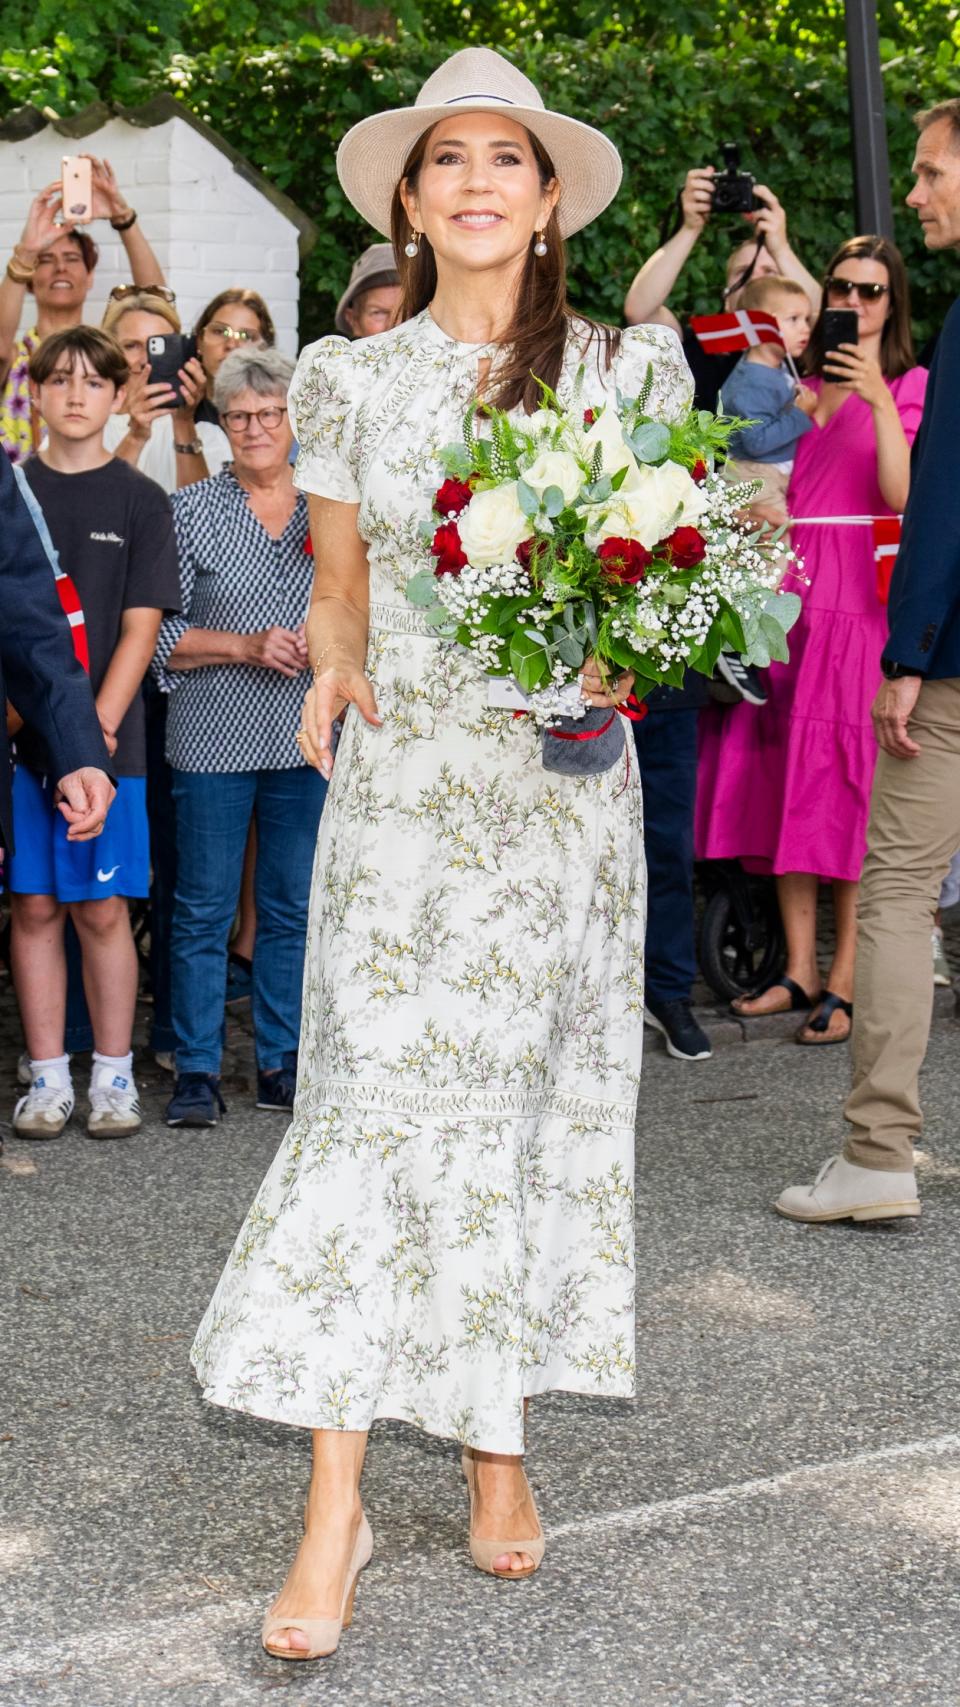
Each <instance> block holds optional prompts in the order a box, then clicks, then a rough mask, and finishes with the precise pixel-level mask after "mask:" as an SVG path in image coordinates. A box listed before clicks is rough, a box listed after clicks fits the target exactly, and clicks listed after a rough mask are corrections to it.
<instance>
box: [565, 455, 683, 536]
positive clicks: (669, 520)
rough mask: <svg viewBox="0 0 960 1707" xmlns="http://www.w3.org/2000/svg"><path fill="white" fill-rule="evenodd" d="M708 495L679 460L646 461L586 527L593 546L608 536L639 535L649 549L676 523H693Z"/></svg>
mask: <svg viewBox="0 0 960 1707" xmlns="http://www.w3.org/2000/svg"><path fill="white" fill-rule="evenodd" d="M706 502H707V500H706V496H705V494H704V492H703V489H702V487H700V486H698V485H697V484H696V481H694V480H693V479H692V478H691V476H690V475H689V474H688V473H687V470H686V469H685V468H681V466H680V464H679V463H678V462H665V463H664V464H663V465H662V467H660V468H653V467H652V466H651V465H650V464H649V463H644V464H643V466H642V467H639V468H638V469H637V472H636V475H635V476H631V477H630V478H629V479H628V480H626V481H624V484H623V486H622V487H621V489H620V491H619V492H615V493H614V495H613V497H612V498H608V499H607V500H606V502H605V503H603V504H597V505H596V506H595V509H594V512H593V515H592V517H591V520H590V522H589V523H588V527H587V534H586V539H587V544H588V545H589V546H590V548H591V550H594V551H595V550H596V548H597V546H598V545H599V544H600V543H601V541H602V540H605V539H619V538H621V537H623V538H625V539H636V540H638V541H639V542H640V544H641V545H645V546H646V548H647V550H648V551H652V550H653V548H654V546H655V545H656V544H657V543H658V542H659V541H660V540H661V539H664V538H665V537H666V535H667V534H669V533H672V532H673V530H674V528H676V527H693V526H695V525H696V523H697V522H698V521H699V519H700V517H701V516H702V514H703V512H704V509H705V508H706Z"/></svg>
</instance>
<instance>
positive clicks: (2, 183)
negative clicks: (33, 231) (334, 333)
mask: <svg viewBox="0 0 960 1707" xmlns="http://www.w3.org/2000/svg"><path fill="white" fill-rule="evenodd" d="M81 152H82V153H84V154H94V155H97V156H99V157H101V158H103V157H104V156H105V157H106V158H107V159H108V160H109V161H110V162H111V164H112V166H113V168H114V171H115V172H116V174H117V178H118V180H119V182H120V185H121V187H122V189H123V192H124V194H125V196H126V197H127V199H128V200H129V202H130V205H131V206H132V207H135V208H136V209H137V213H138V215H139V218H140V223H141V225H142V227H143V229H144V231H145V232H146V234H147V237H148V238H149V241H150V243H151V245H152V247H153V250H154V253H155V254H156V256H157V258H158V260H159V262H160V264H161V266H162V268H163V270H164V274H165V276H166V282H167V283H168V284H169V285H170V286H172V288H173V289H174V290H175V291H176V293H177V307H178V309H179V311H180V315H181V318H182V320H183V324H184V327H185V328H189V327H190V326H192V325H193V322H194V320H195V319H196V317H197V315H198V314H199V312H200V310H201V308H202V307H203V306H204V304H205V303H206V302H209V300H210V298H211V297H212V296H215V295H216V294H217V292H218V291H220V290H224V289H226V288H227V286H229V285H246V286H250V287H252V288H253V289H254V290H258V291H260V293H261V294H262V295H263V296H264V297H265V298H266V300H267V302H268V303H269V305H270V311H271V313H272V315H273V318H274V322H275V324H276V327H277V342H278V344H279V346H280V348H281V349H282V350H284V351H286V353H287V354H288V355H296V352H297V308H298V302H299V294H300V286H299V274H298V251H297V236H298V234H297V229H296V227H295V226H294V225H293V224H292V223H291V221H290V220H289V219H288V218H287V217H286V215H285V214H283V213H281V212H280V211H279V209H277V208H275V207H274V206H273V203H272V202H270V201H269V200H268V199H267V197H266V196H264V195H263V193H262V192H261V191H260V190H259V189H257V187H256V185H254V184H251V183H248V182H247V180H246V178H244V177H241V175H240V173H239V172H237V171H235V170H234V167H233V165H232V163H231V161H230V160H228V159H227V158H226V157H225V156H224V155H223V154H222V153H221V152H220V150H219V149H218V148H216V147H215V145H214V144H213V143H212V142H208V141H207V139H206V137H204V136H202V135H200V134H198V132H197V131H196V130H194V128H193V127H192V125H189V124H187V123H186V122H185V121H184V120H183V119H179V118H171V119H168V120H167V121H166V122H165V123H163V124H159V125H156V126H154V127H153V128H151V129H142V128H140V127H138V126H135V125H131V124H127V123H126V122H125V121H124V120H123V119H116V118H115V119H111V120H110V121H109V123H108V124H106V125H104V127H103V128H102V130H98V131H95V132H93V133H92V134H91V135H89V136H86V137H84V138H83V140H82V141H81V142H73V141H70V140H69V139H67V138H66V137H63V136H61V135H60V134H59V133H58V132H57V131H55V130H53V129H52V128H47V129H45V130H42V131H39V132H38V133H37V134H36V135H35V136H31V137H29V138H28V139H27V140H26V141H23V142H0V256H2V257H3V260H2V261H0V265H2V264H4V263H5V260H6V257H7V256H8V255H9V253H10V250H11V249H12V247H13V245H14V243H15V242H16V241H17V238H18V237H19V235H20V232H21V230H22V229H23V221H24V218H25V215H26V210H27V204H28V203H29V201H30V198H31V197H32V196H34V195H36V193H37V191H38V190H41V189H42V188H43V187H44V185H45V184H48V183H51V182H52V181H53V180H54V179H55V178H59V176H60V161H61V159H62V157H63V155H64V154H73V153H81ZM89 229H90V234H91V236H93V237H94V238H95V239H96V241H97V243H98V244H99V246H100V264H99V266H98V268H97V274H96V283H95V285H94V289H93V292H92V294H91V296H90V298H89V302H88V319H89V320H90V321H91V322H93V323H98V322H99V320H100V316H101V314H102V313H103V308H104V305H105V303H106V299H107V296H108V293H109V291H110V287H111V285H114V284H121V283H122V284H126V283H129V282H130V279H129V269H128V268H127V264H126V256H125V253H124V249H123V245H122V244H121V242H120V239H119V237H118V236H117V235H116V234H115V233H114V232H113V231H111V230H110V227H109V225H108V224H107V223H106V222H105V221H96V222H95V223H94V224H93V225H92V226H90V228H89ZM30 320H31V314H30V299H29V297H28V298H27V306H26V310H25V315H24V321H23V325H24V326H27V325H29V324H30Z"/></svg>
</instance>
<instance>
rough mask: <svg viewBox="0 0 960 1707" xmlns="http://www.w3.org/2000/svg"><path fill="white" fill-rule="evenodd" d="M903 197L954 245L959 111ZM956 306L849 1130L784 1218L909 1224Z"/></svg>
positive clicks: (891, 676)
mask: <svg viewBox="0 0 960 1707" xmlns="http://www.w3.org/2000/svg"><path fill="white" fill-rule="evenodd" d="M917 126H918V129H919V131H920V135H919V137H918V139H917V149H916V154H915V156H914V162H913V171H914V176H915V177H916V184H915V185H914V188H913V189H912V190H911V192H910V194H909V196H908V197H907V202H908V205H909V206H910V207H912V208H914V209H915V210H916V212H917V214H918V216H919V219H920V223H921V225H922V227H923V233H924V241H925V243H926V246H927V248H928V249H949V248H960V100H952V101H943V102H941V103H940V104H939V105H938V106H936V107H932V108H931V109H930V111H929V112H926V113H920V114H918V116H917ZM958 436H960V300H958V301H957V302H955V303H954V305H953V307H952V308H951V310H950V312H949V314H948V315H947V318H946V320H945V322H944V326H943V331H942V333H941V335H940V341H939V345H938V347H937V352H936V355H935V356H934V359H933V365H932V366H931V369H930V379H929V383H928V385H927V396H926V405H925V408H924V412H923V420H922V422H921V425H920V431H919V432H918V434H917V437H916V440H915V442H914V447H913V459H912V465H911V474H910V499H909V503H908V505H907V510H906V514H905V517H904V525H903V538H902V541H901V545H900V551H899V554H898V557H897V565H896V570H895V572H894V577H893V583H892V586H891V589H890V634H889V638H888V640H887V644H886V647H885V649H884V655H883V659H882V667H883V674H884V678H885V679H884V681H883V684H882V686H881V688H880V692H879V693H878V695H877V698H876V700H875V701H874V705H873V722H874V728H875V730H876V734H877V740H878V741H879V743H880V749H881V751H880V755H879V759H878V761H877V770H876V777H875V780H874V787H873V800H872V804H871V813H870V828H869V831H868V833H867V845H868V851H867V858H866V863H865V864H864V868H863V877H862V880H861V885H860V901H859V925H858V932H857V970H856V980H855V988H854V1021H853V1090H852V1091H851V1093H850V1096H849V1098H848V1100H847V1104H846V1109H845V1113H846V1117H847V1120H848V1121H849V1122H850V1126H851V1131H850V1133H849V1135H848V1137H847V1142H846V1145H845V1147H844V1150H843V1152H842V1154H841V1155H839V1156H832V1157H831V1158H830V1160H829V1161H828V1162H827V1163H826V1164H825V1165H824V1167H823V1168H822V1169H821V1171H820V1174H819V1175H818V1177H817V1179H816V1180H815V1182H814V1184H813V1185H812V1186H792V1187H791V1188H790V1189H789V1190H788V1191H785V1192H784V1193H783V1195H782V1196H781V1197H780V1199H779V1200H778V1202H777V1205H776V1207H777V1208H778V1209H779V1210H780V1212H781V1214H783V1215H788V1216H790V1217H791V1218H792V1219H793V1220H797V1221H842V1220H854V1221H874V1220H889V1219H892V1218H895V1217H898V1216H903V1215H919V1213H920V1200H919V1198H918V1196H917V1182H916V1177H915V1174H914V1171H913V1145H914V1142H915V1141H917V1140H919V1136H920V1128H921V1118H920V1102H919V1095H918V1077H919V1072H920V1068H921V1066H922V1064H923V1058H924V1055H925V1054H926V1049H927V1041H928V1038H929V1034H930V1017H931V1009H932V996H933V984H932V981H931V978H930V930H931V926H932V923H933V915H934V912H935V910H936V906H937V900H938V897H939V893H940V884H941V882H942V880H943V877H944V875H945V873H946V870H947V867H948V865H949V864H950V861H951V859H952V857H953V855H954V854H955V853H956V851H957V848H958V847H960V482H958V464H957V440H958Z"/></svg>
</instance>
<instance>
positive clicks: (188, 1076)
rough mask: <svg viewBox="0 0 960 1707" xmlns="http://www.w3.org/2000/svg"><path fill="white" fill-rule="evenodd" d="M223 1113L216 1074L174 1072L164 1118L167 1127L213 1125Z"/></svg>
mask: <svg viewBox="0 0 960 1707" xmlns="http://www.w3.org/2000/svg"><path fill="white" fill-rule="evenodd" d="M226 1112H227V1105H226V1103H225V1102H224V1100H223V1097H222V1096H221V1095H220V1080H219V1079H218V1077H217V1075H216V1073H178V1074H177V1082H176V1085H175V1086H174V1091H173V1096H172V1097H171V1098H170V1101H169V1102H168V1103H167V1108H166V1113H165V1115H164V1119H165V1120H166V1123H167V1125H168V1126H216V1124H217V1122H218V1121H219V1119H220V1116H221V1114H226Z"/></svg>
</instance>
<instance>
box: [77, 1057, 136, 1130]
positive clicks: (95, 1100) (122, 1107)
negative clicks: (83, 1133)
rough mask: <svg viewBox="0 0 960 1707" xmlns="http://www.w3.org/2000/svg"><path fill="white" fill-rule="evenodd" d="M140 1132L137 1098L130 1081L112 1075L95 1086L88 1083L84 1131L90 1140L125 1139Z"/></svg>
mask: <svg viewBox="0 0 960 1707" xmlns="http://www.w3.org/2000/svg"><path fill="white" fill-rule="evenodd" d="M139 1130H140V1099H139V1097H138V1095H137V1087H136V1085H135V1084H134V1082H133V1079H132V1078H130V1079H128V1078H125V1077H124V1075H123V1074H121V1073H114V1075H113V1078H112V1079H102V1080H101V1081H100V1083H99V1084H97V1083H96V1082H95V1080H94V1079H91V1080H90V1114H89V1118H88V1120H87V1132H88V1134H89V1136H90V1137H91V1138H129V1137H130V1134H131V1133H132V1132H139Z"/></svg>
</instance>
